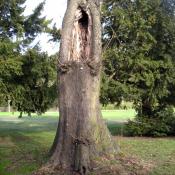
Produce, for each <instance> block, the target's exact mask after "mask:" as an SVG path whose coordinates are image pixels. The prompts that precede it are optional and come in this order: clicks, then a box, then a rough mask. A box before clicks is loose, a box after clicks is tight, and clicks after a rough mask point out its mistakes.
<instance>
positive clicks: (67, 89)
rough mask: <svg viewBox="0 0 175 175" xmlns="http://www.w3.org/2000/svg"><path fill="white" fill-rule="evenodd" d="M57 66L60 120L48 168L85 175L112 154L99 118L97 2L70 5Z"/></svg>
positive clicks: (75, 0)
mask: <svg viewBox="0 0 175 175" xmlns="http://www.w3.org/2000/svg"><path fill="white" fill-rule="evenodd" d="M58 62H59V63H58V67H59V76H58V77H59V80H58V81H59V112H60V119H59V126H58V130H57V134H56V137H55V140H54V143H53V146H52V149H51V163H52V165H54V166H55V167H61V168H62V169H67V170H70V171H71V172H77V173H78V174H81V175H84V174H88V172H89V171H90V170H91V169H92V163H93V160H95V159H96V158H97V157H99V156H103V155H105V154H108V155H109V154H114V152H115V150H114V147H113V144H112V141H111V136H110V134H109V132H108V130H107V127H106V125H105V124H104V122H103V120H102V118H101V112H100V103H99V91H100V71H101V23H100V12H99V2H98V1H97V0H96V1H95V0H69V1H68V6H67V11H66V14H65V17H64V21H63V29H62V39H61V47H60V57H59V61H58Z"/></svg>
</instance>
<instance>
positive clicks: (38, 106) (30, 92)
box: [12, 49, 57, 117]
mask: <svg viewBox="0 0 175 175" xmlns="http://www.w3.org/2000/svg"><path fill="white" fill-rule="evenodd" d="M55 58H56V57H49V56H48V55H47V54H46V53H42V52H39V51H38V50H37V49H31V50H28V51H27V52H26V53H25V54H24V55H23V58H22V73H23V74H22V75H20V76H16V77H15V79H14V84H15V87H17V90H16V91H15V92H16V93H15V96H14V99H13V101H12V104H13V106H14V107H15V108H16V109H17V110H18V111H20V112H21V113H20V117H22V112H26V113H28V114H29V115H30V114H31V113H32V112H37V113H39V114H41V113H44V112H46V111H47V110H48V109H49V108H50V107H51V106H52V104H53V102H54V101H55V99H56V97H57V90H56V59H55Z"/></svg>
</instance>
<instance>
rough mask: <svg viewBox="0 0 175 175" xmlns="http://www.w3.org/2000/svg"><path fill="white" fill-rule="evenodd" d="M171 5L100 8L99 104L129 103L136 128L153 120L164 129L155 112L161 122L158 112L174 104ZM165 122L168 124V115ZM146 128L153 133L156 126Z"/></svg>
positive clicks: (167, 0)
mask: <svg viewBox="0 0 175 175" xmlns="http://www.w3.org/2000/svg"><path fill="white" fill-rule="evenodd" d="M174 7H175V6H174V1H171V0H156V1H151V0H135V1H131V0H124V1H123V0H122V1H121V0H118V1H113V0H108V1H107V2H106V3H105V4H104V7H103V23H104V25H103V26H104V30H103V31H104V32H103V43H104V44H103V48H104V60H103V64H104V76H103V80H102V93H101V96H102V97H101V101H102V103H104V104H107V103H116V102H117V103H121V102H122V101H123V100H124V101H131V102H133V104H134V106H135V109H136V110H137V112H138V115H137V117H136V118H138V119H136V120H139V125H138V123H136V124H137V125H136V127H138V126H140V123H148V125H149V124H150V123H155V124H156V121H158V120H160V123H161V122H163V123H165V125H166V126H167V125H168V124H167V123H166V122H164V120H163V119H162V117H160V118H159V116H160V115H159V114H158V112H160V114H164V117H165V118H166V116H167V114H166V112H164V111H166V109H167V108H170V106H171V105H173V106H174V104H175V98H174V97H175V92H174V89H175V60H174V58H175V30H174V29H175V13H174V12H175V8H174ZM153 116H154V117H153ZM153 118H154V119H153ZM155 118H156V119H155ZM169 118H172V119H173V120H174V117H173V115H172V114H171V115H170V116H169ZM149 121H150V122H149ZM130 123H132V122H130ZM143 125H146V124H143ZM153 126H154V127H153ZM134 127H135V125H134ZM151 128H152V130H154V129H155V131H156V129H157V125H154V124H151ZM161 128H164V127H163V126H162V127H161ZM165 128H166V127H165ZM165 128H164V129H162V130H164V131H163V133H167V134H169V132H168V130H167V132H165ZM160 130H161V129H160ZM148 133H150V135H154V134H153V133H152V132H147V134H148ZM160 133H161V131H160ZM141 134H143V135H145V133H141ZM139 135H140V134H139ZM148 135H149V134H148Z"/></svg>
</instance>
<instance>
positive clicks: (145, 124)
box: [125, 107, 175, 137]
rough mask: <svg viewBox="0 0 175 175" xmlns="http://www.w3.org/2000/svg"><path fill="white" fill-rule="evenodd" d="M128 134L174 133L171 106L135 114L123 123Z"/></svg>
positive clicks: (169, 134)
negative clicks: (150, 112) (149, 114)
mask: <svg viewBox="0 0 175 175" xmlns="http://www.w3.org/2000/svg"><path fill="white" fill-rule="evenodd" d="M125 131H126V134H127V135H128V136H155V137H162V136H173V135H175V114H174V111H173V108H172V107H167V108H164V109H162V110H157V111H155V113H154V114H153V115H152V117H150V116H149V117H148V116H143V115H142V116H138V115H137V116H136V118H135V120H133V121H132V120H129V121H128V123H127V124H126V125H125Z"/></svg>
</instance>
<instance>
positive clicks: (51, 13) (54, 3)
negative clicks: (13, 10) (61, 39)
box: [24, 0, 67, 55]
mask: <svg viewBox="0 0 175 175" xmlns="http://www.w3.org/2000/svg"><path fill="white" fill-rule="evenodd" d="M42 1H43V0H27V2H26V10H25V12H24V14H25V15H28V14H30V13H32V10H33V9H34V8H35V7H36V6H37V5H38V4H39V3H40V2H42ZM66 2H67V0H46V3H45V8H44V11H43V16H46V17H47V19H53V21H52V24H54V23H56V25H57V27H58V28H60V27H61V24H62V19H63V16H64V13H65V10H66V5H67V4H66ZM48 40H49V37H48V36H47V35H46V34H42V35H41V36H39V37H37V39H36V40H35V43H34V44H36V43H37V42H40V45H41V48H42V50H43V51H47V52H48V53H49V55H51V54H54V53H56V52H57V51H58V49H59V45H55V44H54V43H48Z"/></svg>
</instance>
